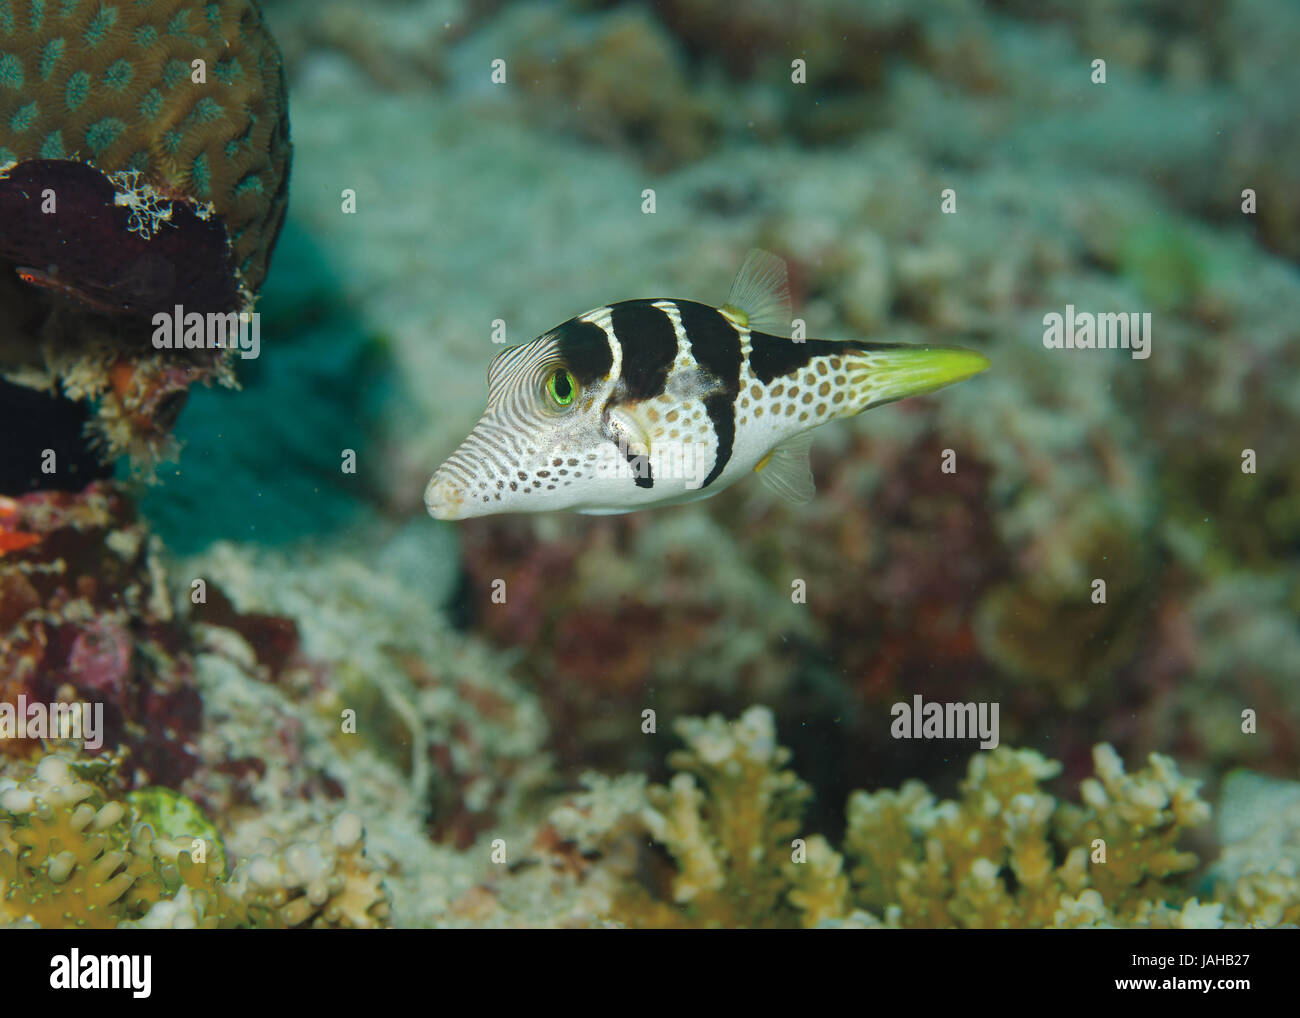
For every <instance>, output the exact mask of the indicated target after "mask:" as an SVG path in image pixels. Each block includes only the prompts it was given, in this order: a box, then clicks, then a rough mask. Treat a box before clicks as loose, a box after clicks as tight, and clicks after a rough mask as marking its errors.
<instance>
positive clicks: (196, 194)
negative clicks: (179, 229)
mask: <svg viewBox="0 0 1300 1018" xmlns="http://www.w3.org/2000/svg"><path fill="white" fill-rule="evenodd" d="M196 61H203V63H202V64H201V65H200V64H196V63H195V62H196ZM0 125H3V128H4V130H3V131H0V166H4V165H6V164H9V163H14V162H23V161H26V160H31V159H50V160H53V159H74V160H78V161H81V162H86V163H90V164H92V165H93V166H95V167H96V168H98V169H100V170H101V171H103V172H104V173H106V174H111V173H119V172H124V171H136V172H137V173H138V174H139V175H140V180H141V181H142V182H143V183H145V184H148V185H150V186H152V187H154V188H156V189H157V190H158V191H160V192H161V193H162V194H163V195H165V196H168V197H187V198H190V199H192V200H194V201H195V202H197V203H199V204H210V205H211V206H212V208H213V209H214V210H215V212H216V213H217V215H218V216H219V217H220V218H221V221H222V222H223V223H224V225H225V227H226V229H227V231H228V233H229V236H230V240H231V244H232V246H233V250H234V256H235V264H236V267H237V268H238V269H239V271H240V273H241V275H242V277H243V282H244V284H245V285H246V286H247V287H248V288H249V290H250V291H252V290H256V289H257V288H258V286H259V285H260V284H261V281H262V278H263V276H264V275H265V273H266V264H267V258H268V256H269V254H270V249H271V247H272V245H273V243H274V240H275V237H276V234H277V233H278V232H279V228H280V224H281V222H282V221H283V219H284V213H285V207H286V201H287V184H288V169H289V157H290V154H289V132H288V109H287V106H286V104H285V88H284V78H283V71H282V69H281V66H280V54H279V50H278V48H277V47H276V45H275V42H274V40H273V39H272V38H271V36H270V33H269V32H268V31H267V30H266V29H265V27H264V26H263V24H262V19H261V15H260V13H259V11H258V8H257V6H256V4H255V3H254V2H253V0H216V2H212V3H200V2H195V0H122V2H120V3H116V4H114V3H108V2H104V0H27V2H24V0H0Z"/></svg>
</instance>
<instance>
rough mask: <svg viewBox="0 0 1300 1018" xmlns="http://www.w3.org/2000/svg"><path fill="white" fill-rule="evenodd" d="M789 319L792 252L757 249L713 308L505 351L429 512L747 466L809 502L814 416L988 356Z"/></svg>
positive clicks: (640, 500) (692, 305)
mask: <svg viewBox="0 0 1300 1018" xmlns="http://www.w3.org/2000/svg"><path fill="white" fill-rule="evenodd" d="M790 327H791V319H790V297H789V289H788V287H787V283H786V270H785V263H784V262H783V261H781V259H780V258H778V257H776V256H775V255H772V254H769V253H767V252H765V251H751V252H750V253H749V255H748V257H746V259H745V262H744V264H743V265H742V266H741V269H740V272H739V273H738V274H737V276H736V279H735V282H734V283H733V284H732V286H731V293H730V295H729V296H728V298H727V303H725V304H724V305H722V307H720V308H715V307H710V306H709V305H707V304H697V303H696V302H695V301H689V300H662V299H660V300H625V301H620V302H619V303H617V304H610V305H608V306H606V307H600V308H596V309H595V310H594V311H588V312H587V313H586V314H585V315H579V316H578V317H577V318H571V319H569V321H567V322H565V323H564V324H563V325H559V326H557V327H556V328H554V329H552V330H551V331H550V332H548V333H546V334H545V335H543V336H539V337H538V338H537V339H534V340H533V341H532V342H530V343H524V344H523V345H521V346H513V347H509V348H507V349H505V350H503V351H502V352H501V353H500V354H499V355H498V356H497V358H496V359H495V360H494V361H493V362H492V364H491V366H490V367H489V368H488V397H487V409H486V410H485V411H484V413H483V416H482V418H481V419H480V420H479V422H478V424H476V425H475V426H474V429H473V430H472V431H471V432H470V433H469V436H468V437H467V438H466V439H465V441H463V442H462V443H461V444H460V447H459V448H458V449H457V450H456V451H455V452H454V453H452V454H451V456H450V457H449V458H448V459H447V461H446V462H445V463H443V464H442V466H440V467H439V468H438V469H437V471H436V472H435V473H434V475H433V478H432V479H431V480H430V481H429V485H428V487H427V488H426V489H425V492H424V501H425V504H426V505H427V506H428V508H429V513H430V514H431V515H433V516H436V517H437V518H438V519H442V520H463V519H468V518H469V517H471V516H490V515H495V514H497V513H508V512H540V511H549V510H554V509H572V510H576V511H578V512H582V513H592V514H604V513H625V512H631V511H633V510H635V509H648V508H650V507H652V506H662V505H674V504H677V503H681V502H692V501H694V500H696V499H700V498H708V497H709V496H710V495H716V494H717V493H718V492H720V491H722V490H723V489H724V488H726V487H729V486H730V485H732V484H734V483H735V482H736V481H739V480H740V479H741V478H742V477H744V476H746V475H747V474H749V473H750V472H751V471H754V472H756V473H757V474H758V476H759V477H760V478H761V479H762V480H763V481H764V482H765V483H766V484H767V485H768V486H769V487H771V488H773V489H775V490H776V491H777V492H779V493H780V494H781V495H783V496H784V497H785V498H787V499H790V500H791V501H794V502H804V501H807V500H808V499H810V498H811V497H812V494H813V478H812V471H811V469H810V468H809V465H808V447H809V444H810V442H811V433H812V430H813V429H814V428H816V427H818V426H819V425H822V424H825V423H826V422H827V421H833V420H837V419H839V418H842V417H852V416H854V415H855V414H860V413H861V412H862V411H863V410H869V409H870V408H871V407H876V406H880V405H881V404H882V403H892V402H893V401H894V400H898V399H903V398H904V397H906V396H916V395H919V394H920V393H924V392H932V391H933V390H935V389H938V388H940V387H942V386H945V385H950V384H952V383H953V382H960V381H962V380H963V379H966V378H970V377H971V376H972V375H975V374H978V373H979V372H981V371H983V370H984V369H985V368H986V367H988V364H989V362H988V360H987V359H985V358H984V357H983V356H981V355H980V354H978V353H974V352H972V351H970V350H962V349H957V348H951V347H933V346H913V345H907V344H902V343H869V342H859V341H849V342H832V341H829V340H824V339H806V340H795V339H787V338H784V337H783V336H781V335H779V333H780V332H781V331H783V330H784V331H787V332H788V331H789V329H790Z"/></svg>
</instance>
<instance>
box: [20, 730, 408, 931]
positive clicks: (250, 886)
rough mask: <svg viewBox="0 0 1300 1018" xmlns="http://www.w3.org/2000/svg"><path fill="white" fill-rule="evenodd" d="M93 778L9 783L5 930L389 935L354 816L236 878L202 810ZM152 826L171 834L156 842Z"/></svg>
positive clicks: (42, 775)
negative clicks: (124, 797)
mask: <svg viewBox="0 0 1300 1018" xmlns="http://www.w3.org/2000/svg"><path fill="white" fill-rule="evenodd" d="M13 766H14V768H15V769H17V767H18V765H13ZM92 770H93V768H91V767H87V766H84V765H78V764H76V763H75V762H73V761H70V760H68V759H65V758H64V757H61V756H56V755H50V756H46V757H44V758H42V759H41V761H40V762H39V763H38V764H37V765H36V766H35V768H34V769H33V770H32V771H31V772H30V773H28V774H26V775H25V776H24V777H23V778H22V779H21V780H19V779H17V778H14V777H0V924H31V923H33V922H34V923H36V924H37V925H39V926H42V927H46V928H93V929H104V928H110V927H114V926H123V925H125V926H147V927H167V928H194V927H206V928H216V927H250V926H257V927H279V926H290V927H292V926H306V925H311V926H332V927H344V926H346V927H375V926H379V925H382V924H383V921H384V919H385V918H386V916H387V914H388V903H387V898H386V895H385V892H384V890H383V888H382V886H381V884H380V879H379V876H378V875H377V874H376V873H374V872H373V871H372V869H371V867H370V865H369V863H368V862H367V861H366V859H365V858H364V850H363V846H362V837H361V834H362V832H361V825H360V822H359V821H358V820H357V818H356V817H355V816H353V815H351V814H346V813H345V814H341V815H340V816H339V817H338V818H336V819H335V820H334V822H333V823H332V824H331V825H329V826H328V827H326V828H324V829H322V830H320V831H318V832H317V833H318V835H319V836H318V837H316V838H314V839H311V840H307V841H303V842H297V843H295V844H293V845H291V846H289V847H288V848H287V849H286V850H285V851H284V852H283V853H274V854H267V855H264V856H258V857H254V858H253V859H252V860H250V861H248V862H247V863H246V864H241V865H240V866H238V867H236V869H235V871H234V872H233V873H232V874H230V875H229V876H227V874H226V872H225V865H224V859H225V856H224V852H223V850H222V847H221V844H220V842H219V841H218V840H217V839H216V838H215V830H213V829H212V827H211V825H210V824H209V823H208V822H207V821H206V820H205V819H204V818H203V817H202V815H201V814H200V813H199V812H198V810H197V808H196V807H195V806H194V805H193V803H190V802H188V800H185V799H183V797H181V796H178V795H176V794H175V793H172V792H168V791H166V790H163V789H155V790H150V791H148V792H142V793H136V794H135V795H133V796H132V799H131V804H130V805H127V804H124V803H121V802H117V801H114V800H112V799H110V798H109V797H108V795H107V794H106V793H105V791H104V789H103V788H101V787H100V786H99V785H98V784H96V783H94V781H93V779H92V773H91V772H92ZM142 816H147V817H150V818H151V819H153V820H154V821H155V823H158V824H160V825H165V826H166V827H169V828H172V829H169V830H164V831H155V830H154V827H153V826H151V825H150V824H149V823H145V822H142V820H141V817H142ZM184 827H188V828H189V829H188V830H181V829H179V828H184ZM203 834H206V835H208V836H202V835H203Z"/></svg>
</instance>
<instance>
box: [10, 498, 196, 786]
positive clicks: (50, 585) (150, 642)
mask: <svg viewBox="0 0 1300 1018" xmlns="http://www.w3.org/2000/svg"><path fill="white" fill-rule="evenodd" d="M193 646H194V644H193V640H192V637H191V635H190V634H189V633H188V632H187V631H186V629H185V627H184V626H183V625H182V624H181V623H180V622H179V621H178V620H177V618H176V617H175V613H174V611H173V607H172V601H171V592H170V591H169V590H168V587H167V576H166V572H165V570H164V568H163V565H162V561H161V549H160V548H159V546H158V543H157V541H156V539H153V538H151V536H150V534H149V531H148V528H147V527H146V526H145V524H144V523H142V522H141V521H139V520H137V519H136V517H135V511H134V507H133V505H132V503H131V500H130V498H129V497H128V496H127V495H126V494H124V493H123V491H122V490H121V488H120V487H119V486H117V485H116V484H114V483H112V482H95V483H93V484H91V485H89V486H87V487H86V488H85V489H84V490H83V491H80V492H77V493H75V494H74V493H68V492H50V491H46V492H33V493H31V494H28V495H23V496H21V497H19V498H17V499H9V498H0V701H3V702H6V703H9V704H16V703H18V702H19V701H18V697H20V696H26V697H27V699H28V700H29V701H30V702H40V703H52V702H56V701H57V702H85V703H87V704H91V705H102V708H103V725H104V731H103V732H102V733H101V734H102V737H103V739H104V745H103V748H104V749H114V748H121V749H123V750H124V751H125V752H126V754H127V757H126V760H127V764H126V768H127V773H134V774H135V775H136V776H137V780H138V782H140V783H163V784H175V783H177V782H179V781H181V780H182V779H183V778H184V777H185V776H186V775H188V774H189V773H190V772H191V771H192V770H193V768H194V765H195V760H196V751H195V744H194V740H195V738H196V736H197V733H198V730H199V726H200V724H201V715H202V710H203V705H202V702H201V700H200V697H199V692H198V688H197V686H196V684H195V681H194V672H193V656H192V652H193ZM39 745H40V744H39V742H37V741H33V740H22V739H19V740H0V754H20V755H29V754H30V753H32V752H33V751H35V750H37V749H39Z"/></svg>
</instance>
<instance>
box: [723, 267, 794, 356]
mask: <svg viewBox="0 0 1300 1018" xmlns="http://www.w3.org/2000/svg"><path fill="white" fill-rule="evenodd" d="M722 310H723V311H726V312H727V313H728V314H730V315H731V316H732V317H733V318H735V319H737V320H738V321H739V322H740V323H741V324H742V325H745V326H747V327H748V328H749V329H751V330H753V331H754V332H766V333H768V334H769V335H773V336H787V335H789V333H790V315H791V311H790V281H789V276H788V274H787V272H786V267H785V262H784V260H782V259H781V258H780V257H778V256H777V255H774V254H772V252H771V251H761V250H759V249H758V248H752V249H751V250H750V252H749V253H748V254H747V255H745V260H744V261H743V262H742V263H741V265H740V271H739V272H737V273H736V278H735V279H734V280H733V281H732V283H731V291H730V292H729V293H728V294H727V303H726V304H724V305H723V306H722Z"/></svg>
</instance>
